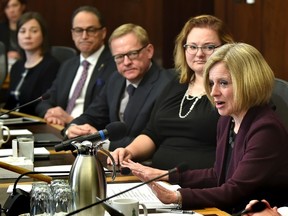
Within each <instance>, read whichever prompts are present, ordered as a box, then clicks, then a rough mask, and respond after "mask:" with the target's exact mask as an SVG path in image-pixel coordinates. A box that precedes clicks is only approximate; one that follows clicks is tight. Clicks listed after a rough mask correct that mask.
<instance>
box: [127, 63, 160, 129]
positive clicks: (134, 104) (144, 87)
mask: <svg viewBox="0 0 288 216" xmlns="http://www.w3.org/2000/svg"><path fill="white" fill-rule="evenodd" d="M158 76H159V70H157V68H156V67H155V65H154V64H153V65H152V66H151V68H150V69H149V71H148V72H147V74H146V75H145V77H144V78H143V80H142V81H141V82H140V84H139V86H138V87H137V89H136V90H135V92H134V95H133V97H132V98H131V99H130V103H128V105H127V107H126V109H127V113H128V115H127V116H126V117H125V121H126V123H127V125H129V126H130V128H131V127H132V126H133V122H135V120H136V118H137V116H138V115H139V112H140V110H141V108H142V107H143V106H144V104H145V103H146V102H148V101H149V95H150V92H151V91H152V88H153V86H154V85H153V84H154V82H155V81H156V80H157V79H158ZM125 112H126V111H125ZM130 128H128V130H129V129H130Z"/></svg>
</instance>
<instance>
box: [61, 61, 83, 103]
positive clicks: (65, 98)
mask: <svg viewBox="0 0 288 216" xmlns="http://www.w3.org/2000/svg"><path fill="white" fill-rule="evenodd" d="M79 65H80V57H79V56H78V57H77V61H76V58H75V61H73V62H72V63H71V66H70V67H69V68H67V70H65V71H64V73H65V74H67V73H69V75H67V76H66V75H65V77H67V78H65V79H64V80H65V82H64V83H62V84H61V85H62V86H63V88H61V89H60V91H61V92H64V94H63V98H62V99H60V101H63V102H64V103H65V106H63V107H66V106H67V103H68V101H69V93H70V89H71V86H72V83H73V81H74V79H75V76H76V73H77V70H78V67H79ZM61 81H62V79H61ZM59 95H62V94H59Z"/></svg>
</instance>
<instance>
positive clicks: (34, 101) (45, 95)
mask: <svg viewBox="0 0 288 216" xmlns="http://www.w3.org/2000/svg"><path fill="white" fill-rule="evenodd" d="M49 98H50V94H49V93H45V94H43V95H42V96H40V97H38V98H36V99H34V100H32V101H29V102H28V103H25V104H22V105H20V106H16V107H14V108H13V109H11V110H8V111H7V112H4V113H1V114H0V117H1V116H3V115H7V114H9V113H11V112H13V111H15V110H18V109H20V108H22V107H25V106H28V105H30V104H33V103H36V102H39V101H43V100H47V99H49Z"/></svg>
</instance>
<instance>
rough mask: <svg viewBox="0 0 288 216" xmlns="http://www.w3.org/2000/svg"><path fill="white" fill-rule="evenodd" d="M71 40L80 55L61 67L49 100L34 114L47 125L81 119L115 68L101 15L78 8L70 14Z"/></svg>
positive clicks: (91, 8) (62, 123)
mask: <svg viewBox="0 0 288 216" xmlns="http://www.w3.org/2000/svg"><path fill="white" fill-rule="evenodd" d="M71 33H72V39H73V41H74V44H75V46H76V48H77V49H78V50H79V51H80V55H78V56H76V57H73V58H71V59H68V60H66V61H65V62H63V63H62V64H61V67H60V69H59V73H58V75H57V78H56V79H55V82H54V83H53V85H52V86H51V88H50V89H49V90H48V92H49V94H50V95H51V97H50V98H49V99H48V100H45V101H43V102H42V103H40V104H39V105H38V106H37V108H36V112H37V115H39V116H40V117H42V118H44V119H45V120H46V122H47V123H49V124H58V125H62V126H64V125H66V124H68V123H70V122H71V121H72V120H73V119H74V118H76V117H78V116H80V115H81V114H82V113H83V112H84V111H85V110H86V109H87V108H88V107H89V105H90V104H91V103H92V101H93V99H94V98H96V97H98V96H99V94H100V92H101V90H102V88H103V87H104V85H105V83H106V82H107V80H108V78H109V77H110V75H111V74H112V73H113V72H114V71H116V64H115V62H114V60H113V58H112V55H111V52H110V49H109V47H108V45H107V44H105V38H106V34H107V29H106V26H105V19H104V17H103V15H102V14H101V13H100V11H99V10H98V9H97V8H95V7H92V6H81V7H79V8H77V9H76V10H75V11H74V12H73V14H72V29H71Z"/></svg>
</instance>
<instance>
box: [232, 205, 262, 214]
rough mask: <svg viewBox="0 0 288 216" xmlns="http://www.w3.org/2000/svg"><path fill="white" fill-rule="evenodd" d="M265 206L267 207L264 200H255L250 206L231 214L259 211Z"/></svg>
mask: <svg viewBox="0 0 288 216" xmlns="http://www.w3.org/2000/svg"><path fill="white" fill-rule="evenodd" d="M266 208H267V205H266V204H265V203H264V202H257V203H255V204H254V205H252V206H251V208H249V209H244V210H242V211H240V212H238V213H236V214H233V216H240V215H244V214H248V213H255V212H261V211H263V210H264V209H266Z"/></svg>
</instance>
